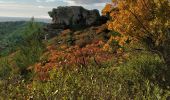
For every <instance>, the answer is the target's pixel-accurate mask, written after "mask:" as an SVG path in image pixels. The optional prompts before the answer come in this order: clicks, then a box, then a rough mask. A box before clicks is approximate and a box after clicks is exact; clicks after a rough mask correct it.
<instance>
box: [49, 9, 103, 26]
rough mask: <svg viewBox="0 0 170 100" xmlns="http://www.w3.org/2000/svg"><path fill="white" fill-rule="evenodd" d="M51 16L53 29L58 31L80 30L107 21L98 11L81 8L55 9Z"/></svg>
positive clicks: (50, 13)
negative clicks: (67, 29)
mask: <svg viewBox="0 0 170 100" xmlns="http://www.w3.org/2000/svg"><path fill="white" fill-rule="evenodd" d="M49 15H50V17H51V18H52V20H53V27H55V28H58V29H66V28H70V29H78V28H83V27H88V26H93V25H99V24H101V23H103V21H105V19H103V18H104V17H101V16H100V14H99V11H98V10H97V9H94V10H87V9H84V8H83V7H81V6H65V7H58V8H54V9H53V10H52V11H51V12H49Z"/></svg>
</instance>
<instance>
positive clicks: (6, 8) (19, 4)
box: [0, 0, 111, 18]
mask: <svg viewBox="0 0 170 100" xmlns="http://www.w3.org/2000/svg"><path fill="white" fill-rule="evenodd" d="M109 1H111V0H0V16H10V17H32V16H34V17H38V18H49V16H48V14H47V12H48V11H50V10H52V8H57V7H58V6H77V5H78V6H83V7H85V8H87V9H99V10H101V9H102V8H103V7H104V5H105V4H106V3H107V2H109Z"/></svg>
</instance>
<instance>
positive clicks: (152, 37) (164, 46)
mask: <svg viewBox="0 0 170 100" xmlns="http://www.w3.org/2000/svg"><path fill="white" fill-rule="evenodd" d="M102 13H103V14H104V15H106V14H109V15H110V21H109V22H108V29H109V30H114V31H117V32H119V33H120V34H121V35H122V36H125V37H129V38H132V39H135V40H138V41H139V42H141V43H143V44H145V45H146V47H147V48H148V50H150V51H151V52H154V53H157V54H158V55H159V56H160V57H161V58H163V60H164V61H165V63H166V64H167V65H168V66H169V67H170V1H169V0H112V3H111V4H107V5H106V7H105V8H104V9H103V12H102Z"/></svg>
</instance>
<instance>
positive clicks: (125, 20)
mask: <svg viewBox="0 0 170 100" xmlns="http://www.w3.org/2000/svg"><path fill="white" fill-rule="evenodd" d="M115 2H116V4H117V6H116V7H115V6H113V4H114V3H115ZM145 3H146V4H145ZM113 4H107V5H106V7H105V8H104V9H103V11H102V13H103V15H105V16H107V17H109V20H108V21H107V23H104V24H101V25H95V26H88V27H85V28H80V29H74V30H73V29H70V28H66V29H63V30H62V31H60V32H58V31H56V30H55V29H54V27H53V28H52V29H50V28H49V26H46V25H44V24H42V23H35V22H34V20H33V19H32V20H31V21H30V22H28V23H25V22H19V23H17V22H16V23H15V24H18V26H17V25H15V26H16V28H15V27H12V29H11V30H7V29H6V30H5V28H4V30H2V32H1V33H2V34H1V35H2V36H3V37H4V38H3V39H6V40H5V41H8V40H12V42H10V43H11V44H10V43H9V44H8V45H11V46H10V47H12V49H13V48H15V49H13V50H12V51H10V52H7V53H4V52H6V50H5V49H3V50H2V51H0V52H1V55H3V56H0V99H2V100H6V99H19V100H20V99H28V100H29V99H35V100H44V99H45V100H46V99H47V100H51V99H52V100H53V99H54V100H55V99H57V100H58V99H59V100H60V99H61V100H62V99H63V100H67V99H73V100H74V99H75V100H77V99H78V100H79V99H80V100H89V99H90V100H91V99H92V100H98V99H102V100H127V99H128V100H131V99H132V100H169V98H170V78H169V76H170V66H169V52H170V51H169V44H170V42H169V34H170V31H169V30H170V23H169V22H170V16H169V14H168V13H169V10H170V4H169V1H168V0H162V1H159V0H155V1H150V0H134V1H129V0H119V1H117V0H113ZM146 7H147V9H150V10H148V11H146ZM163 15H166V16H163ZM55 17H56V16H55ZM75 22H76V21H75ZM3 24H5V25H7V26H10V25H8V23H2V26H5V25H3ZM12 24H13V23H11V25H12ZM55 25H56V24H55V23H52V26H55ZM0 26H1V25H0ZM52 26H51V27H52ZM18 27H19V28H18ZM67 27H68V26H67ZM55 28H56V27H55ZM64 28H65V27H64ZM48 29H50V32H51V30H52V33H49V31H46V30H48ZM54 30H55V31H54ZM7 33H8V34H7ZM15 33H17V34H15ZM45 36H49V37H48V38H44V37H45ZM3 39H2V40H3ZM0 40H1V39H0ZM2 43H3V42H2ZM4 43H5V42H4ZM14 44H15V46H14ZM7 47H8V46H7Z"/></svg>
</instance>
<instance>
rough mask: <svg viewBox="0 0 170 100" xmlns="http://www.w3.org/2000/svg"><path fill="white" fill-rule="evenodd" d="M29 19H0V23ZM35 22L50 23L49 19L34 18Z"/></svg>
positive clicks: (27, 19)
mask: <svg viewBox="0 0 170 100" xmlns="http://www.w3.org/2000/svg"><path fill="white" fill-rule="evenodd" d="M30 19H31V18H28V17H27V18H26V17H0V22H11V21H13V22H15V21H30ZM35 21H36V22H44V23H50V22H51V19H47V18H35Z"/></svg>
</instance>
